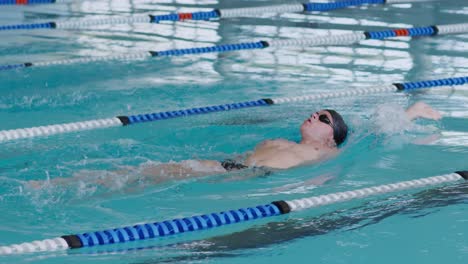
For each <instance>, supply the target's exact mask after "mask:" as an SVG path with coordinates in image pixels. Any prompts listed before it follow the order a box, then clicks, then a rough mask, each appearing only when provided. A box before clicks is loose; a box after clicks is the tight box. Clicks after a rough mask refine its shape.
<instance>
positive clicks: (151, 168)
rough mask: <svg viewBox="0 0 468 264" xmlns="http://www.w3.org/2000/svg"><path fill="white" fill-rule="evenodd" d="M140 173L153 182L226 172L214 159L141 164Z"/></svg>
mask: <svg viewBox="0 0 468 264" xmlns="http://www.w3.org/2000/svg"><path fill="white" fill-rule="evenodd" d="M142 167H143V168H142V170H141V172H140V173H141V174H142V176H143V177H145V178H146V179H150V180H151V181H152V182H153V183H160V182H163V181H166V180H174V179H187V178H191V177H200V176H209V175H215V174H221V173H226V170H225V169H224V168H223V166H221V163H220V162H219V161H216V160H184V161H182V162H179V163H164V164H157V165H142Z"/></svg>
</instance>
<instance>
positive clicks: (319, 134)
mask: <svg viewBox="0 0 468 264" xmlns="http://www.w3.org/2000/svg"><path fill="white" fill-rule="evenodd" d="M347 134H348V126H347V125H346V123H345V122H344V120H343V118H342V117H341V115H340V114H338V113H337V112H336V111H334V110H331V109H324V110H320V111H318V112H316V113H314V114H312V115H311V116H310V117H309V118H308V119H306V120H305V121H304V122H303V123H302V125H301V135H302V140H303V141H309V140H312V141H321V142H325V143H327V144H328V145H330V146H340V145H341V144H342V143H343V142H344V141H345V139H346V136H347Z"/></svg>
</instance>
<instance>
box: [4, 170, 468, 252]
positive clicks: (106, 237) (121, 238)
mask: <svg viewBox="0 0 468 264" xmlns="http://www.w3.org/2000/svg"><path fill="white" fill-rule="evenodd" d="M461 179H464V180H468V171H457V172H454V173H450V174H445V175H440V176H434V177H427V178H421V179H416V180H410V181H402V182H397V183H392V184H385V185H379V186H373V187H368V188H363V189H357V190H352V191H345V192H338V193H331V194H326V195H320V196H312V197H307V198H302V199H296V200H291V201H284V200H280V201H274V202H271V203H269V204H266V205H258V206H255V207H247V208H241V209H237V210H229V211H223V212H219V213H210V214H203V215H196V216H191V217H185V218H177V219H173V220H166V221H162V222H153V223H145V224H137V225H132V226H125V227H119V228H113V229H106V230H102V231H95V232H88V233H83V234H73V235H65V236H61V237H56V238H53V239H45V240H36V241H33V242H26V243H22V244H13V245H10V246H3V247H0V255H10V254H23V253H32V252H40V251H56V250H66V249H76V248H83V247H94V246H99V245H110V244H117V243H126V242H130V241H139V240H146V239H154V238H160V237H166V236H171V235H176V234H182V233H187V232H193V231H199V230H206V229H211V228H214V227H220V226H224V225H230V224H234V223H240V222H246V221H251V220H255V219H262V218H266V217H272V216H278V215H282V214H288V213H290V212H296V211H301V210H305V209H309V208H313V207H318V206H323V205H328V204H334V203H339V202H345V201H349V200H353V199H359V198H364V197H368V196H374V195H380V194H386V193H391V192H396V191H402V190H409V189H414V188H422V187H427V186H433V185H439V184H442V183H449V182H455V181H459V180H461Z"/></svg>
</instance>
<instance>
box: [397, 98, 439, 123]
mask: <svg viewBox="0 0 468 264" xmlns="http://www.w3.org/2000/svg"><path fill="white" fill-rule="evenodd" d="M406 116H407V117H408V119H409V120H414V119H417V118H426V119H432V120H439V119H441V118H442V114H441V113H440V112H439V111H437V110H435V109H434V108H432V107H431V106H429V105H428V104H426V103H423V102H416V103H415V104H413V105H412V106H410V107H408V109H406Z"/></svg>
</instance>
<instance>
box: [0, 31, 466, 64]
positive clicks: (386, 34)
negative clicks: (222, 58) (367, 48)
mask: <svg viewBox="0 0 468 264" xmlns="http://www.w3.org/2000/svg"><path fill="white" fill-rule="evenodd" d="M467 32H468V23H461V24H448V25H433V26H425V27H414V28H407V29H406V28H400V29H391V30H383V31H366V32H352V33H345V34H340V35H331V36H319V37H315V38H311V39H279V40H275V39H273V40H269V41H266V40H261V41H256V42H244V43H234V44H222V45H214V46H208V47H195V48H186V49H170V50H162V51H147V52H142V53H134V54H132V53H129V54H116V55H110V56H104V57H90V58H77V59H64V60H57V61H42V62H26V63H17V64H7V65H0V71H4V70H12V69H20V68H25V67H32V66H35V67H39V66H50V65H65V64H73V63H88V62H96V61H110V60H137V59H141V60H144V59H148V58H155V57H170V56H185V55H197V54H206V53H224V52H231V51H242V50H257V49H266V48H269V47H271V48H281V47H288V46H296V47H297V46H300V47H305V46H307V47H310V46H326V45H350V44H352V43H358V42H360V41H362V40H366V39H377V40H382V39H387V38H393V37H422V36H425V37H431V36H437V35H447V34H460V33H467Z"/></svg>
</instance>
